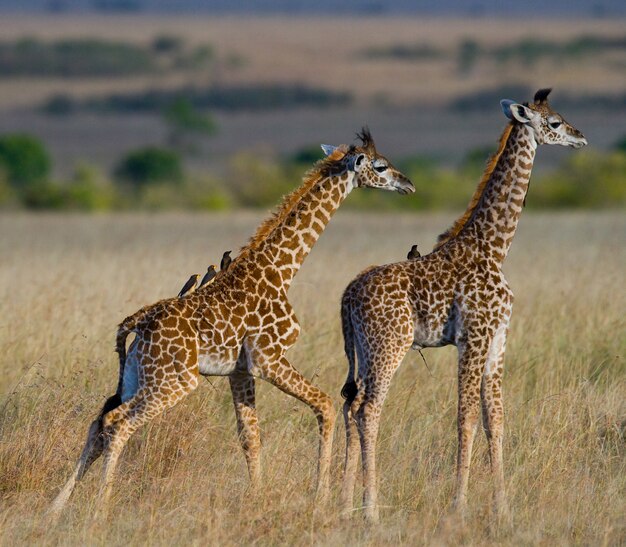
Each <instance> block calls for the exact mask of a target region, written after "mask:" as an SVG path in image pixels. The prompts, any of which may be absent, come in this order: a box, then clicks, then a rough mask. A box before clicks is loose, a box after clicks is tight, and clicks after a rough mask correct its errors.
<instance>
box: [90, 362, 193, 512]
mask: <svg viewBox="0 0 626 547" xmlns="http://www.w3.org/2000/svg"><path fill="white" fill-rule="evenodd" d="M164 384H166V385H167V387H168V388H169V392H170V393H169V394H167V395H166V394H164V393H162V392H161V391H160V390H159V388H160V387H161V385H164ZM164 384H160V385H151V386H143V387H141V388H140V389H139V390H138V391H137V392H136V393H135V395H133V397H132V398H131V399H129V400H128V401H125V402H124V403H122V404H121V405H120V406H119V407H117V408H115V409H114V410H112V411H111V412H109V413H108V414H106V415H105V416H104V418H103V436H104V439H105V441H104V470H103V479H102V486H101V488H100V495H99V509H98V514H99V516H100V517H103V516H106V512H107V509H108V502H109V498H110V497H111V491H112V486H113V481H114V477H115V470H116V467H117V462H118V460H119V457H120V454H121V453H122V450H123V449H124V446H126V443H127V441H128V439H129V438H130V437H131V435H132V434H133V433H134V432H135V431H137V429H139V428H140V427H141V426H142V425H144V424H146V423H147V422H148V421H150V420H152V419H153V418H155V417H156V416H158V415H159V414H161V413H162V412H163V411H164V410H166V409H168V408H171V407H172V406H174V405H175V404H176V403H178V402H179V401H180V400H181V399H183V398H184V397H185V396H187V395H188V394H189V393H191V392H192V391H193V390H194V389H195V388H196V387H197V386H198V377H197V375H195V374H193V373H192V372H187V373H185V374H182V375H177V376H176V377H169V378H167V379H166V380H165V382H164Z"/></svg>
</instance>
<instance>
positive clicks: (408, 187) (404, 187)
mask: <svg viewBox="0 0 626 547" xmlns="http://www.w3.org/2000/svg"><path fill="white" fill-rule="evenodd" d="M395 188H396V192H398V194H400V195H402V196H404V195H406V194H413V193H414V192H415V186H413V183H412V182H411V181H410V180H407V181H401V182H399V183H398V184H396V186H395Z"/></svg>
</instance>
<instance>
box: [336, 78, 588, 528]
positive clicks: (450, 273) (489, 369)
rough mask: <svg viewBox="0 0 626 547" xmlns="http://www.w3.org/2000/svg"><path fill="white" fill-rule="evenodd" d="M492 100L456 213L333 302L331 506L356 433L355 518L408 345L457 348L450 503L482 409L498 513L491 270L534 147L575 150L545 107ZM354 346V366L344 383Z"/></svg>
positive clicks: (458, 499)
mask: <svg viewBox="0 0 626 547" xmlns="http://www.w3.org/2000/svg"><path fill="white" fill-rule="evenodd" d="M549 92H550V90H549V89H542V90H539V91H538V92H537V93H536V95H535V100H534V103H533V104H518V103H516V102H514V101H511V100H503V101H501V105H502V109H503V110H504V114H505V115H506V117H507V118H508V119H509V120H510V123H509V124H508V125H507V126H506V128H505V130H504V133H503V134H502V137H501V138H500V144H499V147H498V150H497V152H496V153H495V155H494V156H493V157H492V158H491V160H490V161H489V163H488V165H487V168H486V170H485V173H484V175H483V177H482V180H481V181H480V183H479V185H478V188H477V190H476V192H475V194H474V196H473V198H472V200H471V202H470V204H469V207H468V208H467V210H466V212H465V213H464V214H463V215H462V216H461V217H460V218H459V219H458V220H457V221H456V222H455V223H454V225H453V226H452V228H450V229H449V230H448V231H447V232H445V233H444V234H443V235H441V236H440V237H439V241H438V243H437V245H436V246H435V249H434V250H433V252H431V253H430V254H428V255H426V256H422V257H420V258H415V259H413V260H408V261H405V262H398V263H395V264H388V265H385V266H379V267H373V268H369V269H368V270H366V271H365V272H363V273H361V274H360V275H359V276H358V277H357V278H356V279H355V280H353V281H352V282H351V283H350V284H349V285H348V287H347V288H346V290H345V292H344V295H343V299H342V307H341V318H342V326H343V336H344V342H345V351H346V355H347V357H348V363H349V372H348V378H347V380H346V384H345V385H344V387H343V390H342V395H343V396H344V398H346V402H345V404H344V418H345V423H346V436H347V440H346V460H345V472H344V480H343V487H342V504H343V506H344V509H345V510H346V511H349V510H351V508H352V497H353V493H354V483H355V476H356V466H357V462H358V452H359V438H360V444H361V455H362V459H363V474H364V483H365V492H364V496H363V503H364V506H365V516H366V518H367V519H369V520H371V521H376V520H377V519H378V505H377V485H376V463H375V462H376V438H377V435H378V425H379V421H380V415H381V411H382V407H383V402H384V400H385V396H386V395H387V391H388V390H389V386H390V384H391V379H392V377H393V375H394V373H395V371H396V369H397V368H398V367H399V366H400V363H401V362H402V359H403V357H404V356H405V354H406V353H407V352H408V350H409V349H411V348H413V349H418V350H419V349H421V348H426V347H431V348H432V347H441V346H446V345H449V344H454V345H455V346H456V347H457V349H458V355H459V358H458V457H457V473H456V494H455V500H454V504H455V507H456V508H457V509H458V510H459V512H461V514H462V513H463V512H464V510H465V507H466V503H467V482H468V476H469V468H470V460H471V456H472V443H473V442H474V434H475V432H476V427H477V424H478V419H479V415H480V412H481V403H482V414H483V421H484V426H485V431H486V434H487V440H488V443H489V455H490V460H491V472H492V475H493V479H494V481H495V495H494V501H495V510H496V514H497V515H498V516H506V514H507V513H508V510H507V503H506V497H505V490H504V473H503V469H502V429H503V421H504V418H503V414H504V411H503V404H502V373H503V367H504V347H505V342H506V336H507V331H508V326H509V319H510V317H511V306H512V303H513V294H512V292H511V290H510V289H509V286H508V284H507V282H506V279H505V278H504V275H503V274H502V263H503V262H504V259H505V258H506V255H507V253H508V251H509V247H510V245H511V242H512V241H513V236H514V235H515V230H516V228H517V223H518V221H519V218H520V215H521V213H522V208H523V205H524V201H525V199H526V191H527V190H528V183H529V179H530V173H531V169H532V166H533V160H534V158H535V150H536V148H537V145H539V144H560V145H564V146H570V147H573V148H580V147H581V146H584V145H585V144H587V141H586V140H585V138H584V137H583V135H582V133H581V132H580V131H578V130H577V129H575V128H574V127H572V126H571V125H570V124H569V123H567V122H566V121H565V120H564V119H563V118H562V117H561V115H560V114H557V113H556V112H555V111H554V110H552V108H551V107H550V106H549V105H548V102H547V96H548V93H549ZM355 354H356V357H358V374H357V377H356V381H355V377H354V374H355Z"/></svg>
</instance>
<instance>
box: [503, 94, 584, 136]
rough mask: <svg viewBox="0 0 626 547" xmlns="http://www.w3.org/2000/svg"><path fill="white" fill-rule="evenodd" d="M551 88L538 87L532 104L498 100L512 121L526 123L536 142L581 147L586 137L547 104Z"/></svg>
mask: <svg viewBox="0 0 626 547" xmlns="http://www.w3.org/2000/svg"><path fill="white" fill-rule="evenodd" d="M550 91H552V90H551V89H540V90H539V91H537V93H535V99H534V102H533V104H528V103H524V104H519V103H516V102H515V101H511V100H510V99H503V100H502V101H500V105H501V106H502V110H503V111H504V114H505V116H506V117H507V118H509V120H511V121H512V122H514V123H522V124H526V125H528V126H529V127H530V128H531V129H532V132H533V134H534V137H535V142H536V143H537V144H560V145H562V146H571V147H573V148H581V147H582V146H585V145H586V144H587V139H585V137H584V135H583V134H582V133H581V132H580V131H578V129H576V128H575V127H573V126H572V125H570V124H569V123H567V122H566V121H565V119H564V118H563V116H561V115H560V114H559V113H558V112H555V111H554V110H552V108H551V107H550V105H549V104H548V95H549V94H550Z"/></svg>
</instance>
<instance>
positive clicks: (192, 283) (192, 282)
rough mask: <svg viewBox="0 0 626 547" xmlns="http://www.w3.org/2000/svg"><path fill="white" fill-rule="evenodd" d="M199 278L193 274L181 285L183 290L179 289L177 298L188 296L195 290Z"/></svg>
mask: <svg viewBox="0 0 626 547" xmlns="http://www.w3.org/2000/svg"><path fill="white" fill-rule="evenodd" d="M199 278H200V274H193V275H192V276H191V277H190V278H189V279H188V280H187V283H185V284H184V285H183V288H182V289H180V292H179V293H178V298H181V297H183V296H185V295H186V294H188V293H189V294H190V293H192V292H194V291H195V290H196V285H197V284H198V279H199Z"/></svg>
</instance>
